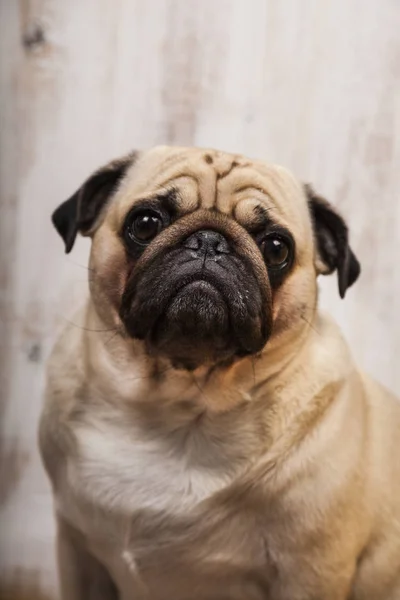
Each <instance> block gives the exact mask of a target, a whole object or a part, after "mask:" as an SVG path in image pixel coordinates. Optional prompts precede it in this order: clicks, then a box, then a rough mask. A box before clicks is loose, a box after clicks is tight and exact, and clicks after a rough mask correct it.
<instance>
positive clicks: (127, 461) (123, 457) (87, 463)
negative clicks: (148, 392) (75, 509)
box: [67, 419, 231, 515]
mask: <svg viewBox="0 0 400 600" xmlns="http://www.w3.org/2000/svg"><path fill="white" fill-rule="evenodd" d="M75 434H76V437H77V443H78V456H77V457H74V458H73V459H71V460H70V462H69V464H68V471H67V473H68V475H67V477H68V485H69V486H71V487H72V488H73V490H74V496H75V497H82V498H84V499H85V500H86V501H89V502H90V503H91V504H93V505H94V506H101V507H103V508H105V509H107V510H113V509H115V510H117V511H118V512H125V513H127V514H132V512H133V511H135V510H140V509H146V508H148V509H152V510H155V511H168V512H170V513H174V514H179V515H183V514H184V513H185V512H187V511H190V510H191V509H192V508H194V507H195V506H196V504H197V503H199V502H200V501H202V500H204V499H206V498H207V497H209V496H210V495H212V494H213V493H215V492H216V491H218V490H220V489H222V488H223V487H224V486H225V485H227V484H228V483H229V481H230V480H231V475H230V474H229V473H226V471H225V470H224V469H222V468H221V469H218V468H215V467H213V468H212V469H211V468H206V467H204V466H203V465H199V464H196V461H194V460H191V459H190V456H192V458H193V456H194V454H195V453H196V452H201V448H196V449H195V450H194V449H193V447H191V446H193V445H196V443H197V444H198V443H199V440H193V441H187V440H186V442H185V447H184V448H183V447H180V448H179V447H177V446H176V445H174V444H173V443H171V440H165V439H160V438H158V437H157V434H156V433H154V434H153V436H151V434H149V432H143V431H141V430H140V429H139V428H132V427H131V426H130V427H129V428H128V427H125V428H122V429H121V427H120V425H118V426H116V425H114V424H112V423H110V422H107V421H101V420H100V419H95V420H92V421H91V422H90V424H85V425H81V426H80V427H79V428H78V429H77V430H76V431H75Z"/></svg>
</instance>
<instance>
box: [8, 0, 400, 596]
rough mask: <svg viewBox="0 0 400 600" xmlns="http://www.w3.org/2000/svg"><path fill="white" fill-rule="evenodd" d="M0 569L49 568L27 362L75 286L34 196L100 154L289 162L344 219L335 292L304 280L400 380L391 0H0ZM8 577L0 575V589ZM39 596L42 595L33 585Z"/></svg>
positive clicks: (46, 579) (40, 352)
mask: <svg viewBox="0 0 400 600" xmlns="http://www.w3.org/2000/svg"><path fill="white" fill-rule="evenodd" d="M0 11H1V13H0V23H1V25H0V27H1V29H0V60H1V81H0V84H1V88H0V93H1V98H0V104H1V117H0V118H1V121H0V133H1V145H0V148H1V173H0V185H1V196H0V209H1V221H0V285H1V294H0V319H1V331H0V334H1V335H0V344H1V346H0V353H1V355H0V356H1V364H0V394H1V401H0V418H1V433H0V477H1V483H0V506H1V508H0V520H1V522H0V531H1V534H0V535H1V537H0V565H1V566H0V578H1V580H2V582H3V584H2V588H1V589H2V590H3V592H0V595H1V593H2V594H3V595H2V596H1V597H2V598H3V597H4V598H5V597H6V595H5V594H6V592H5V586H6V585H9V586H11V585H16V582H17V583H18V586H19V587H18V590H16V588H14V591H13V592H11V591H9V595H8V597H7V598H8V599H9V600H11V599H13V600H17V598H18V599H19V597H20V596H19V594H20V595H21V598H22V594H23V590H22V587H23V585H22V583H21V582H23V581H25V582H26V596H25V597H26V599H28V598H29V600H34V597H35V592H33V589H34V588H35V586H36V588H37V590H36V591H37V594H38V595H40V594H39V588H40V587H41V588H42V590H44V589H46V588H51V586H52V585H53V583H54V579H55V576H54V559H53V524H52V505H51V499H50V495H49V489H48V486H47V483H46V480H45V477H44V475H43V472H42V469H41V466H40V462H39V459H38V454H37V450H36V428H37V420H38V414H39V411H40V407H41V402H42V390H43V381H44V375H43V374H44V364H45V360H46V357H47V355H48V353H49V349H50V347H51V344H52V343H53V340H54V336H55V332H56V331H57V330H58V329H59V327H60V325H62V323H63V322H64V320H65V318H68V316H69V314H70V312H71V309H72V308H73V307H74V306H75V305H76V303H77V302H78V301H79V297H80V296H81V295H82V294H83V293H84V292H85V290H86V283H85V282H86V271H85V268H84V265H85V264H86V259H87V251H88V242H87V240H80V241H79V243H78V245H77V247H76V249H74V252H73V253H72V255H70V256H68V257H66V256H65V255H64V254H63V246H62V243H61V240H60V239H59V238H58V237H57V235H56V233H55V231H54V230H53V229H52V227H51V224H50V220H49V217H50V213H51V211H52V210H53V209H54V208H55V207H56V206H57V204H58V203H60V202H61V201H62V200H64V199H65V198H66V197H67V196H68V195H69V194H71V193H72V192H73V191H74V190H75V188H76V187H77V186H78V185H79V184H80V182H81V181H82V180H83V178H85V177H86V175H88V173H89V172H90V171H91V170H92V169H94V168H96V167H97V166H99V165H100V164H101V163H102V162H104V161H107V160H108V159H110V158H112V157H114V156H117V155H118V154H120V153H124V152H125V151H127V150H128V149H131V148H141V147H145V146H151V145H153V144H156V143H167V144H188V145H199V146H215V147H218V148H221V149H225V150H230V151H238V152H242V153H245V154H249V155H251V156H257V157H265V158H267V159H269V160H271V161H274V162H278V163H281V164H284V165H285V166H288V167H290V168H291V169H293V170H294V171H295V172H296V173H297V174H298V175H299V176H300V177H301V178H303V179H304V180H305V181H310V182H312V183H313V184H314V185H315V187H316V189H317V190H318V191H319V192H321V193H322V194H324V195H326V197H327V198H329V199H330V200H331V201H332V202H334V203H335V204H336V205H337V206H338V207H339V208H340V209H341V210H342V212H343V214H344V215H345V216H346V217H347V219H348V221H349V223H350V229H351V234H352V242H353V246H354V249H355V250H356V253H357V254H358V256H359V258H360V260H361V262H362V265H363V274H362V278H361V280H360V281H359V282H358V283H357V285H356V286H355V287H354V289H352V290H351V291H350V292H349V294H348V297H347V298H346V300H345V301H340V300H339V297H338V294H337V291H336V281H335V280H333V279H332V280H330V279H328V278H326V279H325V280H324V282H321V284H322V285H321V287H322V303H323V305H324V306H325V307H327V308H329V309H330V310H331V311H332V312H333V313H334V314H335V315H336V317H337V319H338V320H339V322H340V323H341V324H342V326H343V328H344V331H345V333H346V335H347V338H348V340H349V342H350V344H351V346H352V348H353V350H354V354H355V356H356V358H357V360H358V361H359V363H360V364H361V365H362V366H363V367H364V368H365V369H367V370H369V371H370V372H371V373H372V374H374V375H375V376H376V377H378V378H379V379H380V380H381V381H383V382H384V383H386V384H387V385H388V386H389V387H390V388H392V389H393V390H395V391H397V392H400V368H399V367H400V364H399V357H400V321H399V317H398V311H399V307H400V306H399V304H400V303H399V296H400V268H399V258H400V255H399V237H400V198H399V195H400V3H399V2H398V1H397V0H310V1H309V0H304V1H300V0H285V1H284V2H281V1H278V0H19V1H18V0H0ZM9 589H11V588H9ZM43 597H44V596H43Z"/></svg>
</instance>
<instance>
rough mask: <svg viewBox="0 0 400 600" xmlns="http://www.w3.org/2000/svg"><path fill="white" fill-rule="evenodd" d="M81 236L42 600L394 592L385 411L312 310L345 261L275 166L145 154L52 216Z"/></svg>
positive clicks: (322, 598)
mask: <svg viewBox="0 0 400 600" xmlns="http://www.w3.org/2000/svg"><path fill="white" fill-rule="evenodd" d="M53 223H54V225H55V227H56V229H57V231H58V233H59V234H60V235H61V237H62V238H63V240H64V242H65V250H66V252H70V251H71V249H72V247H73V245H74V241H75V238H76V236H77V234H78V233H81V234H83V235H86V236H90V237H91V240H92V242H91V254H90V264H89V282H90V297H89V298H88V300H87V303H86V305H85V306H84V308H83V310H82V312H81V313H80V317H77V318H76V320H75V322H78V320H80V322H83V323H84V326H83V327H76V326H73V325H69V326H67V328H66V329H65V331H64V332H63V334H62V335H61V337H60V339H59V340H58V343H57V344H56V346H55V349H54V351H53V353H52V356H51V359H50V363H49V371H48V384H47V393H46V402H45V407H44V410H43V415H42V419H41V425H40V447H41V454H42V457H43V461H44V465H45V468H46V470H47V473H48V475H49V478H50V480H51V484H52V489H53V493H54V499H55V512H56V518H57V527H58V539H57V548H58V563H59V570H60V580H61V590H62V600H116V599H120V600H142V599H143V600H146V599H147V600H192V599H193V600H268V599H270V600H345V599H346V600H347V599H351V600H399V598H400V460H399V456H400V404H399V403H398V401H397V400H396V399H395V398H394V397H393V396H392V395H391V394H390V393H389V392H387V391H385V390H384V389H383V388H382V387H381V386H380V385H379V384H377V383H375V382H374V381H373V380H372V379H370V378H369V377H368V376H367V375H365V374H364V373H362V372H361V371H360V370H359V369H358V368H357V366H356V365H355V363H354V361H353V359H352V357H351V354H350V351H349V349H348V347H347V345H346V343H345V341H344V340H343V338H342V335H341V333H340V331H339V329H338V327H337V326H336V325H335V323H334V322H333V321H332V320H331V319H330V318H329V317H327V316H324V315H322V314H320V312H319V310H318V303H317V297H318V294H317V283H316V279H317V276H318V275H319V274H330V273H333V272H336V273H337V277H338V283H339V293H340V295H341V297H344V295H345V293H346V291H347V289H348V288H349V287H350V286H351V285H352V284H353V283H354V282H355V281H356V280H357V278H358V276H359V273H360V266H359V263H358V261H357V258H356V257H355V255H354V253H353V252H352V250H351V248H350V246H349V236H348V230H347V227H346V224H345V222H344V220H343V219H342V217H341V216H340V215H339V214H338V213H337V212H336V210H335V209H334V208H333V207H332V206H331V205H330V204H329V203H328V202H326V201H325V200H324V199H323V198H321V197H320V196H318V195H317V194H316V193H314V191H313V190H312V188H311V187H309V186H308V185H303V184H301V183H300V182H298V181H297V180H296V179H295V177H294V176H293V175H291V174H290V173H289V172H288V171H287V170H285V169H283V168H281V167H278V166H274V165H271V164H267V163H266V162H262V161H257V160H250V159H247V158H244V157H242V156H237V155H231V154H227V153H224V152H219V151H215V150H202V149H195V148H175V147H174V148H171V147H157V148H154V149H151V150H149V151H145V152H135V153H132V154H130V155H128V156H126V157H124V158H122V159H119V160H116V161H113V162H111V163H110V164H108V165H106V166H105V167H103V168H101V169H100V170H98V171H97V172H96V173H94V174H93V175H91V176H90V177H89V178H88V179H87V181H86V182H85V183H84V184H83V185H82V187H81V188H80V189H79V190H78V191H77V192H76V193H75V194H74V195H73V196H72V197H71V198H70V199H69V200H67V201H66V202H64V203H63V204H61V206H60V207H59V208H57V210H56V211H55V212H54V214H53Z"/></svg>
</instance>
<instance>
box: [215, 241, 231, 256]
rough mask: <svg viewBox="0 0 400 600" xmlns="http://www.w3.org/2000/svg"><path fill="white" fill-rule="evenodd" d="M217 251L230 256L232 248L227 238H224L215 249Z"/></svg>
mask: <svg viewBox="0 0 400 600" xmlns="http://www.w3.org/2000/svg"><path fill="white" fill-rule="evenodd" d="M215 251H216V252H218V253H219V254H229V252H230V248H229V244H228V242H227V241H226V239H225V238H222V240H221V241H220V242H218V244H217V245H216V247H215Z"/></svg>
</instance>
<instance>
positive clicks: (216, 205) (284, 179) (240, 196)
mask: <svg viewBox="0 0 400 600" xmlns="http://www.w3.org/2000/svg"><path fill="white" fill-rule="evenodd" d="M172 191H174V192H176V194H175V200H174V201H175V202H176V204H177V206H176V209H177V212H178V214H179V213H181V214H182V215H183V214H187V213H188V212H193V211H194V210H197V209H200V208H202V209H204V208H205V209H213V210H217V211H219V212H221V213H223V214H226V215H228V216H231V217H233V218H234V219H235V220H237V221H238V222H239V223H240V224H242V225H244V226H247V225H248V224H249V223H250V222H251V219H252V218H253V217H254V215H257V214H258V215H259V214H260V211H261V212H263V213H265V215H268V218H270V219H271V220H272V221H275V222H277V223H278V224H279V225H282V226H284V227H286V228H288V229H289V230H290V231H291V232H292V234H293V235H294V237H304V236H307V235H308V234H309V233H310V230H311V223H310V216H309V211H308V205H307V200H306V196H305V193H304V190H303V186H302V185H301V184H300V183H299V182H298V181H297V180H296V179H295V177H294V176H293V175H292V174H291V173H290V172H289V171H287V170H286V169H284V168H282V167H279V166H276V165H271V164H268V163H266V162H262V161H256V160H250V159H248V158H246V157H244V156H241V155H233V154H228V153H226V152H220V151H217V150H211V149H210V150H208V149H198V148H178V147H173V148H171V147H165V146H159V147H156V148H153V149H152V150H149V151H147V152H144V153H141V154H139V156H138V159H137V160H136V162H135V163H134V164H133V165H132V167H131V168H130V169H129V170H128V172H127V174H126V177H125V178H124V181H123V182H122V184H121V186H120V189H119V191H118V192H117V195H116V200H117V210H118V213H119V217H120V218H123V217H124V216H125V214H126V213H127V212H128V211H129V210H130V209H131V207H132V206H133V205H134V204H135V203H137V202H140V201H141V200H144V199H150V198H154V197H160V196H162V195H163V194H168V193H170V192H172Z"/></svg>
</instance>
